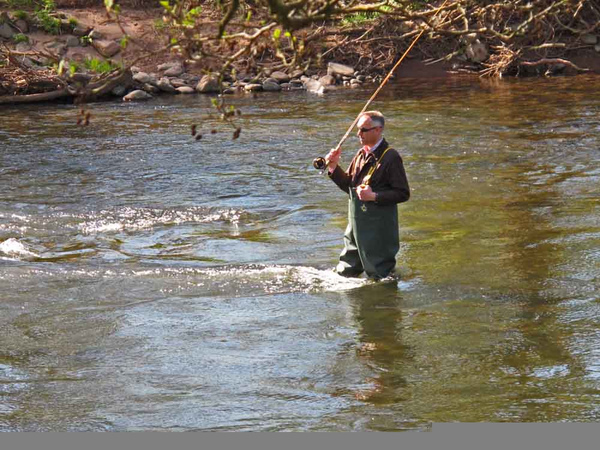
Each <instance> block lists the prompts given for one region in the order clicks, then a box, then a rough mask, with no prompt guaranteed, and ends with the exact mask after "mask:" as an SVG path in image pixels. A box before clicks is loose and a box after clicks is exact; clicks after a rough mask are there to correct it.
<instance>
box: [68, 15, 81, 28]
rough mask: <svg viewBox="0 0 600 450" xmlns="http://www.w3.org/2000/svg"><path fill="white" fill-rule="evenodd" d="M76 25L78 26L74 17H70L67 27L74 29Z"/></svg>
mask: <svg viewBox="0 0 600 450" xmlns="http://www.w3.org/2000/svg"><path fill="white" fill-rule="evenodd" d="M77 25H79V22H78V21H77V19H76V18H75V17H71V18H70V19H69V26H70V27H71V28H75V27H76V26H77Z"/></svg>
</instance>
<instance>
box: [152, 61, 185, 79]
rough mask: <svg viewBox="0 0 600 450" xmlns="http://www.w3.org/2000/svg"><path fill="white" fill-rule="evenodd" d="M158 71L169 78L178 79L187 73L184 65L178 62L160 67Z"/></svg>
mask: <svg viewBox="0 0 600 450" xmlns="http://www.w3.org/2000/svg"><path fill="white" fill-rule="evenodd" d="M158 70H160V71H161V72H164V75H165V76H167V77H178V76H179V75H181V74H182V73H183V72H184V71H185V70H184V69H183V65H182V64H181V63H180V62H177V61H174V62H168V63H164V64H161V65H160V66H158Z"/></svg>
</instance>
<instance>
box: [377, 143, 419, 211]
mask: <svg viewBox="0 0 600 450" xmlns="http://www.w3.org/2000/svg"><path fill="white" fill-rule="evenodd" d="M390 153H391V152H390ZM385 170H386V173H385V176H386V178H387V183H385V187H382V188H381V189H374V192H375V193H377V204H379V205H393V204H396V203H403V202H406V201H408V199H409V198H410V187H409V186H408V178H407V177H406V171H405V170H404V164H403V163H402V158H401V157H400V155H399V154H398V152H396V151H394V152H393V153H392V154H391V155H390V162H389V164H387V165H386V168H385Z"/></svg>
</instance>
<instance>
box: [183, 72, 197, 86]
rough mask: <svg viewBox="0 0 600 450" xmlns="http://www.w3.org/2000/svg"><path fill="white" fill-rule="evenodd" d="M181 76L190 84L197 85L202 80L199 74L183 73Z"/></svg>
mask: <svg viewBox="0 0 600 450" xmlns="http://www.w3.org/2000/svg"><path fill="white" fill-rule="evenodd" d="M179 78H181V79H182V80H183V81H185V82H186V83H187V84H188V85H189V86H195V85H196V84H198V82H199V81H200V77H199V76H198V75H191V74H189V73H182V74H181V75H180V76H179Z"/></svg>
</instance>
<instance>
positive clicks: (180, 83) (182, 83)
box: [169, 78, 188, 88]
mask: <svg viewBox="0 0 600 450" xmlns="http://www.w3.org/2000/svg"><path fill="white" fill-rule="evenodd" d="M169 81H170V82H171V86H173V87H174V88H180V87H184V86H188V84H187V83H186V82H185V81H183V80H182V79H181V78H169Z"/></svg>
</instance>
